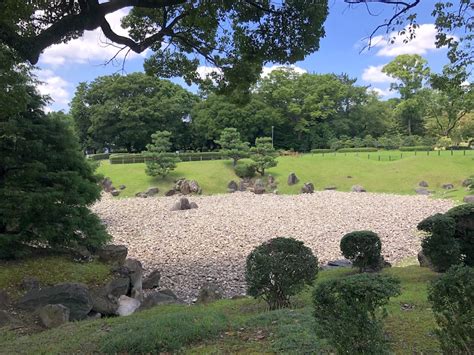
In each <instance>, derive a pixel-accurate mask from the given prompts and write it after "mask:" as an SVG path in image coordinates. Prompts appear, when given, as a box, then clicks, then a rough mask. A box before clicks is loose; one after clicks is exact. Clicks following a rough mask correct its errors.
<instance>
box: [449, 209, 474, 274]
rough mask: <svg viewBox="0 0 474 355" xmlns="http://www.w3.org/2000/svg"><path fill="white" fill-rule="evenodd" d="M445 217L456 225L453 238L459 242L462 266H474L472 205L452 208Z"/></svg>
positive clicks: (473, 217) (473, 214) (473, 216)
mask: <svg viewBox="0 0 474 355" xmlns="http://www.w3.org/2000/svg"><path fill="white" fill-rule="evenodd" d="M446 216H448V217H451V218H452V219H454V221H455V223H456V230H455V232H454V238H456V239H457V240H458V241H459V245H460V248H461V254H462V255H463V258H464V260H463V261H464V264H466V265H468V266H474V203H466V204H463V205H459V206H456V207H453V208H451V209H450V210H449V211H448V212H446Z"/></svg>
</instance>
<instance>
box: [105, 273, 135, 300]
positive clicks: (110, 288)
mask: <svg viewBox="0 0 474 355" xmlns="http://www.w3.org/2000/svg"><path fill="white" fill-rule="evenodd" d="M129 291H130V278H128V277H119V278H116V279H113V280H110V281H109V282H108V283H107V285H105V293H106V294H107V295H112V296H114V297H120V296H122V295H127V294H128V293H129Z"/></svg>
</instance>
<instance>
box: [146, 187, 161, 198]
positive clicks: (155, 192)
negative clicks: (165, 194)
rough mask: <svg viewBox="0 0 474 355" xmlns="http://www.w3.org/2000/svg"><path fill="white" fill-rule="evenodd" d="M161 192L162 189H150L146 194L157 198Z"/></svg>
mask: <svg viewBox="0 0 474 355" xmlns="http://www.w3.org/2000/svg"><path fill="white" fill-rule="evenodd" d="M159 192H160V189H159V188H157V187H150V188H149V189H148V190H146V191H145V194H146V195H147V196H148V197H150V196H155V195H157V194H158V193H159Z"/></svg>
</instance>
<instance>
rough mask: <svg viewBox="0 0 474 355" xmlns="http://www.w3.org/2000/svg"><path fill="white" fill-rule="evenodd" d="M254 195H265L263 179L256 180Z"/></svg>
mask: <svg viewBox="0 0 474 355" xmlns="http://www.w3.org/2000/svg"><path fill="white" fill-rule="evenodd" d="M253 193H254V194H256V195H261V194H263V193H265V184H264V183H263V181H262V180H261V179H257V180H255V184H254V185H253Z"/></svg>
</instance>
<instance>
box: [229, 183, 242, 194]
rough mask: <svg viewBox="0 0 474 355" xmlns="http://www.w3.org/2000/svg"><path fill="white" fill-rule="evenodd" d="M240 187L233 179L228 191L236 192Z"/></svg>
mask: <svg viewBox="0 0 474 355" xmlns="http://www.w3.org/2000/svg"><path fill="white" fill-rule="evenodd" d="M238 189H239V185H237V183H236V182H235V181H234V180H232V181H230V182H229V183H228V184H227V191H228V192H230V193H232V192H235V191H237V190H238Z"/></svg>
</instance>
